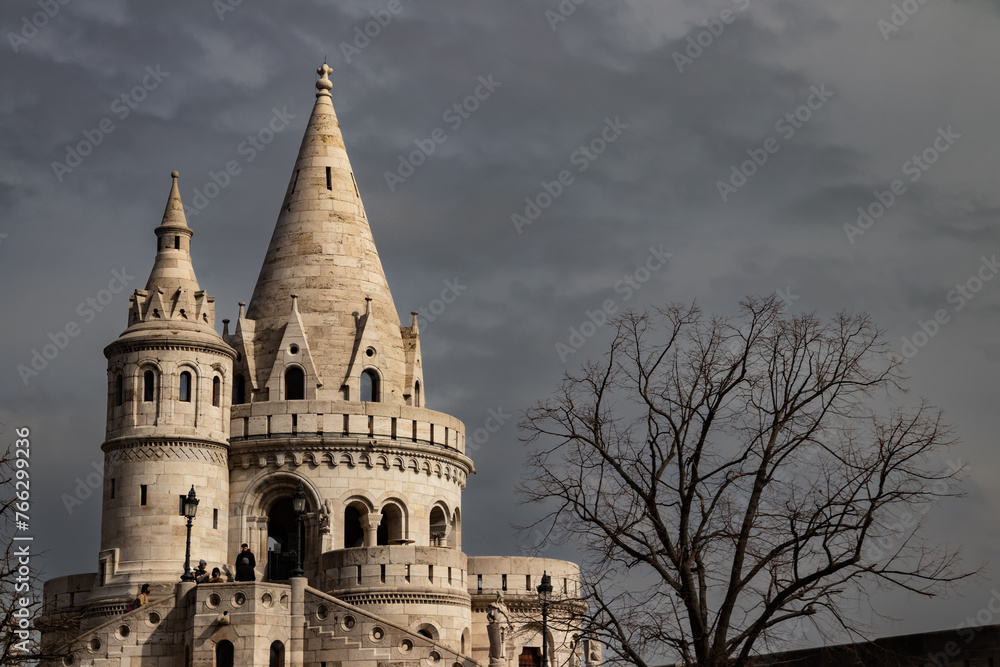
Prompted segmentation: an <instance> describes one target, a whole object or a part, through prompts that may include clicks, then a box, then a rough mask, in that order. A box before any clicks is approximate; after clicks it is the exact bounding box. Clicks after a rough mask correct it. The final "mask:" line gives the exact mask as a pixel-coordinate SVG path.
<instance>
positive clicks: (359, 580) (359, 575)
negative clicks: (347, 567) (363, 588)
mask: <svg viewBox="0 0 1000 667" xmlns="http://www.w3.org/2000/svg"><path fill="white" fill-rule="evenodd" d="M358 583H359V584H360V583H361V566H360V565H358Z"/></svg>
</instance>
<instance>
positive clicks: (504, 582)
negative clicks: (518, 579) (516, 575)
mask: <svg viewBox="0 0 1000 667" xmlns="http://www.w3.org/2000/svg"><path fill="white" fill-rule="evenodd" d="M500 590H502V591H505V590H507V575H506V574H501V575H500Z"/></svg>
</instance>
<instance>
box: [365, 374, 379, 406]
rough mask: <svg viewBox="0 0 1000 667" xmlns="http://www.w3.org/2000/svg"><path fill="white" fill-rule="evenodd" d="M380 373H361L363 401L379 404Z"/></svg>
mask: <svg viewBox="0 0 1000 667" xmlns="http://www.w3.org/2000/svg"><path fill="white" fill-rule="evenodd" d="M379 389H380V387H379V377H378V373H377V372H375V371H374V370H372V369H370V368H369V369H368V370H366V371H364V372H363V373H361V400H362V401H367V402H370V403H378V402H379V401H380V400H381V399H380V391H379Z"/></svg>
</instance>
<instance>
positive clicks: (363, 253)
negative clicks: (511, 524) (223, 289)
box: [226, 64, 473, 649]
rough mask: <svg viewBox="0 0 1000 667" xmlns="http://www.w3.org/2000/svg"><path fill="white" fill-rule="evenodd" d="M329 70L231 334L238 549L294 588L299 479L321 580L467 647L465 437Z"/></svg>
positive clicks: (310, 557)
mask: <svg viewBox="0 0 1000 667" xmlns="http://www.w3.org/2000/svg"><path fill="white" fill-rule="evenodd" d="M330 72H331V70H330V68H329V67H328V66H326V65H325V64H324V65H323V66H322V67H320V68H319V69H318V70H317V73H318V74H319V75H320V76H319V80H318V81H317V82H316V88H317V93H316V102H315V105H314V107H313V111H312V115H311V117H310V118H309V123H308V125H307V127H306V130H305V136H304V137H303V138H302V145H301V147H300V148H299V154H298V157H297V158H296V161H295V166H294V168H293V169H292V174H291V177H290V179H289V183H288V190H287V192H286V194H285V199H284V201H283V202H282V205H281V210H280V212H279V214H278V220H277V223H276V224H275V229H274V234H273V236H272V237H271V243H270V246H269V248H268V251H267V255H266V257H265V259H264V264H263V267H262V268H261V271H260V277H259V278H258V279H257V286H256V288H255V289H254V293H253V297H252V298H251V300H250V305H249V307H248V308H247V309H246V312H245V313H244V310H243V306H242V304H241V306H240V312H239V317H238V318H237V321H236V328H235V331H234V333H233V334H231V335H227V338H226V340H227V342H229V343H230V344H231V345H232V346H233V347H234V348H235V349H236V350H237V351H238V352H239V355H240V356H239V358H238V360H237V363H236V370H235V372H236V378H235V384H234V394H235V395H236V396H237V400H236V401H234V405H233V408H232V426H231V439H230V443H231V446H230V469H231V475H230V490H231V495H232V501H231V508H232V515H233V516H232V521H233V522H232V524H231V528H230V536H229V542H230V547H231V549H232V548H235V547H236V546H237V545H239V544H240V543H242V542H247V543H249V544H250V545H251V549H252V550H253V551H255V552H256V553H257V554H259V555H258V557H257V563H258V571H259V574H258V576H259V577H268V578H271V579H282V578H286V577H287V576H288V573H289V571H290V569H291V566H292V565H293V564H294V561H295V560H296V558H297V551H298V549H297V548H296V542H297V540H298V538H297V530H296V526H295V522H294V515H293V513H292V511H291V509H290V508H291V496H292V494H293V492H294V491H295V489H296V487H297V486H298V484H299V483H301V484H302V485H303V488H304V490H305V493H306V496H307V498H308V500H307V511H306V514H305V517H304V522H305V539H304V549H303V556H304V557H303V568H304V570H305V573H306V576H307V577H308V579H309V581H310V583H311V584H312V585H316V586H319V587H321V588H323V589H324V590H329V589H334V588H336V589H338V590H340V591H341V596H342V599H344V600H346V601H348V602H350V603H351V604H355V605H358V606H361V607H365V608H367V609H369V610H370V611H373V612H376V613H378V614H382V615H385V617H386V618H388V619H390V620H392V621H393V622H396V623H400V624H401V625H403V626H404V627H408V628H411V629H412V630H413V631H416V630H422V631H424V632H426V633H427V634H428V636H431V637H433V638H434V639H438V640H440V641H442V642H443V643H445V644H447V645H449V646H451V647H452V648H454V649H461V647H462V646H463V642H468V638H469V637H470V636H471V634H470V633H471V619H470V616H469V614H470V612H469V609H470V603H469V599H470V598H469V593H468V591H467V588H466V586H467V577H466V557H465V554H464V553H462V550H461V503H462V491H463V489H464V488H465V482H466V478H467V476H468V475H469V474H470V473H472V472H473V466H472V461H471V460H470V459H469V458H468V457H466V456H465V454H464V450H465V429H464V426H463V425H462V423H461V422H460V421H459V420H457V419H455V418H454V417H451V416H449V415H445V414H441V413H439V412H433V411H431V410H427V409H426V408H425V407H424V399H423V396H424V395H425V393H424V388H423V386H422V385H423V371H422V361H421V354H420V332H419V330H418V328H417V323H416V317H415V316H413V321H412V323H411V325H410V326H407V327H402V326H400V322H399V316H398V315H397V313H396V306H395V304H394V303H393V300H392V294H391V293H390V291H389V285H388V283H387V281H386V278H385V274H384V273H383V271H382V264H381V261H380V260H379V256H378V252H377V250H376V248H375V242H374V240H373V238H372V232H371V228H370V227H369V223H368V219H367V217H366V215H365V209H364V206H363V205H362V203H361V197H360V195H359V194H358V189H357V185H356V183H355V179H354V173H353V171H352V169H351V163H350V160H349V159H348V157H347V152H346V150H345V148H344V139H343V136H342V135H341V132H340V125H339V123H338V122H337V115H336V113H335V112H334V109H333V104H332V103H331V96H330V90H331V88H332V84H331V82H330V79H329V74H330ZM292 551H295V552H296V554H294V555H293V554H292V553H291V552H292ZM432 618H433V619H435V620H433V621H429V620H427V619H432ZM421 619H423V620H421Z"/></svg>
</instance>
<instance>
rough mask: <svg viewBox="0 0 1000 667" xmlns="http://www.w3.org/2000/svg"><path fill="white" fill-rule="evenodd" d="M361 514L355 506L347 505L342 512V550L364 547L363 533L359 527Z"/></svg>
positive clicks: (362, 529)
mask: <svg viewBox="0 0 1000 667" xmlns="http://www.w3.org/2000/svg"><path fill="white" fill-rule="evenodd" d="M362 514H367V511H365V512H362V511H361V508H359V507H358V506H357V505H348V506H347V509H345V510H344V548H345V549H350V548H351V547H363V546H365V531H364V528H362V527H361V516H362Z"/></svg>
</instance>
